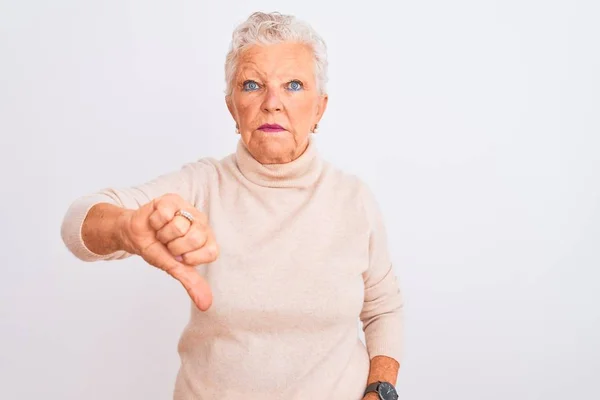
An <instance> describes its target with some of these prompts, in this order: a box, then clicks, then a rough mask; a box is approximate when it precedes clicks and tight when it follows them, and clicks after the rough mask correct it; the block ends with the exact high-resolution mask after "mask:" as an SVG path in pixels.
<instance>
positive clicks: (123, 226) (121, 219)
mask: <svg viewBox="0 0 600 400" xmlns="http://www.w3.org/2000/svg"><path fill="white" fill-rule="evenodd" d="M132 215H133V210H128V209H125V208H123V209H121V210H119V214H118V215H117V218H116V220H115V225H114V227H113V229H112V241H113V243H114V245H115V247H116V248H117V249H118V250H124V251H126V252H128V253H130V254H134V250H133V247H132V246H131V241H130V240H129V237H130V235H129V228H130V226H131V216H132Z"/></svg>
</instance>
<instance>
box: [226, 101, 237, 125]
mask: <svg viewBox="0 0 600 400" xmlns="http://www.w3.org/2000/svg"><path fill="white" fill-rule="evenodd" d="M225 104H227V109H228V110H229V114H231V117H232V118H233V120H234V121H236V122H237V120H236V118H235V117H236V115H235V114H236V113H235V108H234V107H233V101H232V99H231V95H227V96H225Z"/></svg>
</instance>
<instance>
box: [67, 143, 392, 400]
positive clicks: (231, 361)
mask: <svg viewBox="0 0 600 400" xmlns="http://www.w3.org/2000/svg"><path fill="white" fill-rule="evenodd" d="M166 193H179V194H180V195H181V196H182V197H183V198H185V199H186V200H188V201H189V202H190V203H192V204H194V205H195V206H196V207H197V208H198V209H200V210H201V211H203V212H205V213H206V214H207V215H208V217H209V223H210V226H211V228H212V229H213V231H214V233H215V236H216V239H217V241H218V243H219V246H220V251H221V253H220V256H219V259H218V260H217V261H215V262H214V263H212V264H209V265H202V266H200V267H198V268H197V269H198V271H199V272H200V273H201V274H202V275H203V276H204V277H205V278H206V279H207V281H208V282H209V284H210V285H211V288H212V290H213V295H214V299H213V304H212V307H211V308H210V309H209V310H208V311H206V312H201V311H199V310H198V309H196V308H195V306H194V305H193V304H192V311H191V316H190V321H189V324H188V325H187V327H186V328H185V329H184V331H183V333H182V335H181V339H180V342H179V346H178V350H179V354H180V356H181V361H182V363H181V367H180V370H179V373H178V375H177V381H176V383H175V390H174V399H175V400H192V399H194V400H198V399H201V400H216V399H220V400H229V399H232V400H233V399H236V400H238V399H257V400H259V399H260V400H275V399H286V400H319V399H323V400H335V399H339V400H359V399H361V398H362V394H363V391H364V389H365V387H366V383H367V377H368V373H369V361H370V359H371V358H373V357H375V356H376V355H386V356H389V357H392V358H395V359H396V360H398V361H400V359H401V355H402V336H403V335H402V297H401V293H400V288H399V284H398V280H397V278H396V276H395V275H394V272H393V269H392V262H391V260H390V255H389V251H388V242H387V236H386V230H385V226H384V222H383V220H382V215H381V212H380V210H379V208H378V205H377V202H376V200H375V199H374V196H373V195H372V193H371V191H370V190H369V189H368V187H367V186H366V185H365V184H364V183H363V182H362V181H361V180H360V179H358V178H357V177H356V176H354V175H351V174H348V173H344V172H343V171H340V170H339V169H337V168H335V167H334V166H332V165H331V164H330V163H328V162H326V161H324V160H323V159H322V158H321V156H320V155H319V152H318V151H317V147H316V143H315V139H314V138H312V137H311V139H310V142H309V146H308V148H307V150H306V151H305V152H304V154H302V155H301V156H300V157H299V158H298V159H296V160H294V161H292V162H291V163H286V164H278V165H262V164H260V163H259V162H257V161H256V160H255V159H254V158H253V157H252V155H251V154H250V153H249V152H248V151H247V149H246V147H245V146H244V145H243V143H242V142H241V141H240V142H239V144H238V147H237V149H236V151H235V152H234V153H233V154H231V155H229V156H227V157H225V158H223V159H221V160H216V159H213V158H208V157H207V158H202V159H200V160H198V161H196V162H192V163H188V164H186V165H184V166H183V167H182V168H181V169H180V170H177V171H173V172H171V173H168V174H165V175H163V176H160V177H158V178H156V179H154V180H152V181H150V182H147V183H145V184H142V185H139V186H136V187H131V188H123V189H115V188H111V189H105V190H102V191H99V192H98V193H94V194H91V195H89V196H85V197H82V198H80V199H78V200H76V201H75V202H74V203H73V204H72V205H71V207H70V208H69V210H68V211H67V214H66V216H65V219H64V222H63V226H62V236H63V240H64V242H65V244H66V245H67V247H68V248H69V249H70V250H71V252H73V254H75V256H77V257H78V258H80V259H82V260H85V261H97V260H114V259H122V258H125V257H128V256H130V255H129V254H127V253H125V252H116V253H113V254H109V255H107V256H99V255H96V254H94V253H92V252H91V251H89V249H87V248H86V246H85V245H84V243H83V241H82V238H81V226H82V223H83V220H84V219H85V216H86V214H87V212H88V210H89V209H90V208H91V207H92V206H93V205H94V204H96V203H99V202H110V203H113V204H117V205H120V206H122V207H126V208H137V207H139V206H140V205H142V204H144V203H146V202H148V201H150V200H151V199H152V198H155V197H158V196H160V195H163V194H166ZM359 321H362V325H361V326H362V327H363V329H364V331H365V341H366V347H365V346H364V345H363V343H362V342H361V341H360V339H359V335H358V333H359V332H358V329H359V324H358V322H359Z"/></svg>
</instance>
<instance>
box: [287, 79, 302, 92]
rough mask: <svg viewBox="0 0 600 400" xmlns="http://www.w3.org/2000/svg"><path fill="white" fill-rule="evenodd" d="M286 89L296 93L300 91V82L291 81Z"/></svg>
mask: <svg viewBox="0 0 600 400" xmlns="http://www.w3.org/2000/svg"><path fill="white" fill-rule="evenodd" d="M288 89H289V90H291V91H292V92H297V91H299V90H301V89H302V82H300V81H291V82H290V83H288Z"/></svg>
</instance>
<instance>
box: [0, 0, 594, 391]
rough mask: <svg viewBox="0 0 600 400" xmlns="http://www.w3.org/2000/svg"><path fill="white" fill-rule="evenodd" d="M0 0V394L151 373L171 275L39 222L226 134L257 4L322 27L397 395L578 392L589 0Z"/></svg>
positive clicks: (587, 254) (163, 382) (343, 159)
mask: <svg viewBox="0 0 600 400" xmlns="http://www.w3.org/2000/svg"><path fill="white" fill-rule="evenodd" d="M0 4H1V6H0V85H1V86H0V134H1V136H0V137H1V138H0V148H1V150H0V163H1V171H2V177H1V188H2V207H1V208H0V213H1V221H2V231H1V234H2V240H1V246H2V278H1V280H0V296H1V297H0V300H1V303H0V324H1V325H0V328H1V330H0V346H1V348H0V398H2V399H7V400H8V399H11V400H12V399H28V400H29V399H38V398H44V399H57V400H59V399H60V400H71V399H72V400H81V399H86V400H95V399H98V400H100V399H102V400H106V399H111V400H113V399H116V400H119V399H128V400H129V399H145V400H147V399H157V400H159V399H168V398H170V397H171V392H172V388H173V382H174V378H175V374H176V372H177V368H178V367H179V359H178V356H177V353H176V344H177V340H178V338H179V334H180V333H181V330H182V329H183V327H184V325H185V324H186V322H187V317H188V312H189V302H188V298H187V295H186V294H185V293H184V291H183V290H182V288H181V287H180V286H179V284H178V283H177V282H176V281H174V280H171V279H169V278H168V277H167V276H166V275H165V274H164V273H162V272H160V271H157V270H155V269H153V268H150V267H148V266H147V265H144V264H143V262H141V261H140V260H139V259H135V258H132V259H129V260H127V261H123V262H115V263H96V264H86V263H83V262H81V261H78V260H77V259H75V258H74V257H73V256H72V255H71V254H70V253H68V252H67V250H66V249H65V247H64V245H63V244H62V241H61V239H60V234H59V232H60V224H61V222H62V217H63V215H64V212H65V211H66V209H67V207H68V206H69V204H70V203H71V201H73V200H74V199H75V198H77V197H78V196H80V195H83V194H87V193H90V192H93V191H95V190H98V189H101V188H104V187H107V186H128V185H132V184H137V183H140V182H144V181H146V180H148V179H150V178H153V177H155V176H156V175H158V174H161V173H164V172H166V171H170V170H173V169H177V168H179V167H180V166H181V165H182V164H183V163H185V162H187V161H191V160H195V159H198V158H200V157H203V156H212V157H220V156H224V155H226V154H229V153H230V152H232V151H234V147H235V141H236V140H237V137H236V136H235V134H234V125H233V122H232V120H231V118H230V116H229V115H228V112H227V109H226V107H225V103H224V99H223V90H224V81H223V63H224V57H225V53H226V51H227V48H228V45H229V40H230V36H231V31H232V30H233V28H234V26H235V25H236V24H237V23H239V22H241V21H242V20H243V19H245V18H246V17H247V16H248V15H249V14H250V13H251V12H252V11H256V10H261V11H274V10H278V11H281V12H284V13H292V14H295V15H297V16H298V17H300V18H302V19H305V20H307V21H308V22H309V23H311V24H312V25H313V26H314V27H315V28H316V29H317V30H318V31H319V32H320V33H321V34H322V35H323V36H324V37H325V39H326V41H327V44H328V46H329V55H330V63H331V66H330V77H331V79H330V85H329V94H330V102H329V109H328V111H327V113H326V114H325V117H324V119H323V121H322V124H321V129H320V133H319V134H318V136H317V139H318V146H319V147H320V150H321V152H322V153H323V155H324V156H325V157H326V158H328V159H329V160H330V161H332V162H334V163H336V164H337V165H338V166H340V167H342V168H345V169H346V170H348V171H349V172H354V173H357V174H359V175H360V176H361V177H362V178H363V179H364V180H366V181H367V182H368V183H369V184H370V185H371V186H372V188H373V190H374V191H375V193H376V195H377V197H378V199H379V201H380V204H381V207H382V210H383V212H384V215H385V217H386V221H387V226H388V231H389V238H390V246H391V249H392V252H393V257H394V260H395V263H396V267H397V272H398V274H399V275H400V277H401V284H402V289H403V291H404V297H405V300H406V306H405V310H406V357H405V359H404V360H403V361H402V368H401V373H400V378H399V382H398V390H399V392H400V395H401V398H402V399H411V400H412V399H422V400H425V399H432V400H434V399H435V400H438V399H453V400H454V399H456V400H470V399H472V400H476V399H477V400H480V399H486V400H493V399H498V400H500V399H502V400H505V399H511V400H513V399H523V400H530V399H544V400H553V399H556V400H563V399H577V400H583V399H598V398H600V389H599V386H598V378H599V376H600V339H599V338H600V295H599V289H600V272H599V268H600V249H599V248H600V138H599V135H600V117H599V115H600V95H599V93H600V78H599V71H600V44H599V42H600V24H599V23H598V21H599V20H600V6H599V5H598V4H599V3H598V2H595V1H573V0H569V1H567V0H565V1H523V0H520V1H506V0H504V1H475V0H473V1H465V0H461V1H451V2H450V1H404V2H395V1H394V2H392V1H389V2H382V1H368V2H356V3H351V2H341V1H340V2H333V1H329V2H326V1H323V0H318V1H302V2H300V1H293V2H292V1H288V2H282V1H254V2H248V1H220V2H201V1H191V0H188V1H183V0H170V1H148V0H143V1H142V0H137V1H132V0H130V1H124V0H118V1H117V0H102V1H95V2H90V1H75V0H57V1H52V2H49V1H16V0H14V1H6V0H2V1H1V3H0Z"/></svg>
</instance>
